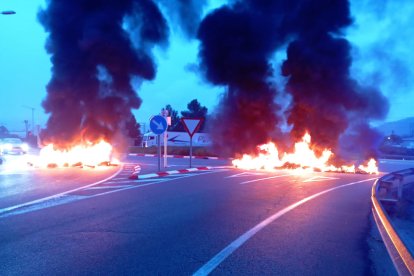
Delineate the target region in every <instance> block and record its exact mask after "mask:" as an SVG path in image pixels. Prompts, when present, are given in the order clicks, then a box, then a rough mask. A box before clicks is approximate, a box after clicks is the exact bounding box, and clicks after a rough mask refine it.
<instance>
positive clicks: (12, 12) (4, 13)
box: [0, 11, 16, 15]
mask: <svg viewBox="0 0 414 276" xmlns="http://www.w3.org/2000/svg"><path fill="white" fill-rule="evenodd" d="M0 14H2V15H12V14H16V12H15V11H2V12H0Z"/></svg>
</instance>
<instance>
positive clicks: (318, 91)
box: [198, 0, 388, 154]
mask: <svg viewBox="0 0 414 276" xmlns="http://www.w3.org/2000/svg"><path fill="white" fill-rule="evenodd" d="M351 23H352V20H351V16H350V11H349V2H348V1H346V0H337V1H332V0H318V1H310V0H296V1H283V0H279V1H277V0H274V1H270V0H244V1H242V0H240V1H234V3H233V4H232V5H229V6H223V7H222V8H220V9H217V10H215V11H213V12H212V13H211V14H209V15H207V16H206V18H204V20H203V21H202V23H201V26H200V28H199V32H198V38H199V39H200V41H201V46H200V54H199V56H200V61H201V62H200V63H201V67H202V68H203V70H204V73H205V76H206V78H207V80H208V81H210V82H211V83H213V84H215V85H221V86H224V87H226V89H227V92H226V93H225V94H224V96H223V99H222V101H221V103H220V106H219V109H218V113H217V116H216V118H215V121H214V131H213V134H214V135H213V139H214V140H215V142H216V143H218V144H219V145H220V146H221V147H223V148H224V149H223V150H222V152H223V151H227V152H230V153H233V154H234V153H242V152H251V151H253V150H254V149H255V147H256V146H257V145H258V144H260V143H264V142H267V141H268V140H270V138H271V137H272V136H273V138H275V134H280V131H279V130H278V122H280V121H281V118H280V117H278V116H277V115H276V114H277V112H278V111H279V105H278V104H277V103H275V96H276V95H277V93H278V91H276V89H275V85H274V84H273V83H272V82H271V81H270V78H271V76H272V75H274V74H278V73H279V69H278V70H274V68H272V66H271V65H270V64H271V63H270V62H271V58H272V55H273V54H274V53H275V52H276V51H277V50H280V48H281V46H284V45H288V47H287V59H286V60H285V61H284V63H283V65H282V68H281V71H282V74H283V76H285V77H286V78H287V85H286V88H285V90H286V91H285V92H287V93H289V94H290V95H291V96H292V101H291V104H290V106H289V108H288V110H287V111H286V114H285V115H286V116H287V121H288V123H289V124H291V125H292V130H291V133H290V134H291V137H292V138H293V139H292V140H294V141H298V140H300V138H301V137H302V136H303V135H304V134H305V132H309V133H310V134H311V136H312V141H313V146H314V147H315V149H321V148H330V149H332V150H334V151H335V150H337V149H338V141H339V139H340V137H341V136H342V137H346V134H348V136H347V137H350V138H351V137H352V139H353V140H354V141H356V142H361V144H363V145H372V144H371V143H372V140H369V141H368V139H370V138H369V137H373V136H375V133H374V131H372V130H371V129H370V127H369V121H370V120H371V119H382V118H384V116H385V115H386V113H387V110H388V103H387V101H386V99H385V98H384V96H382V94H381V93H380V92H379V91H377V90H375V89H365V88H363V87H362V86H361V85H359V84H358V83H357V82H356V81H355V80H353V79H352V78H351V77H350V72H349V69H350V66H351V55H350V50H351V46H350V44H349V43H348V41H347V40H346V39H345V38H344V35H343V30H344V28H346V27H348V26H349V25H350V24H351ZM359 130H364V131H359ZM362 133H363V134H365V135H361V134H362ZM367 133H369V134H370V135H367ZM273 140H275V139H273ZM374 140H375V139H374ZM276 141H277V137H276ZM338 150H339V149H338ZM371 150H372V146H370V147H368V151H371Z"/></svg>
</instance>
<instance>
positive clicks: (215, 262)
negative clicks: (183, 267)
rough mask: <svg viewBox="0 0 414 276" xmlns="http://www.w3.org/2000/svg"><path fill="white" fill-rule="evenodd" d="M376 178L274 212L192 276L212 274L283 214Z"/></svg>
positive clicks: (307, 198)
mask: <svg viewBox="0 0 414 276" xmlns="http://www.w3.org/2000/svg"><path fill="white" fill-rule="evenodd" d="M375 179H376V178H370V179H366V180H361V181H356V182H351V183H348V184H343V185H340V186H337V187H334V188H330V189H327V190H324V191H322V192H319V193H316V194H314V195H311V196H308V197H306V198H304V199H302V200H300V201H298V202H296V203H293V204H291V205H289V206H288V207H286V208H284V209H282V210H280V211H278V212H276V213H275V214H273V215H272V216H270V217H268V218H267V219H265V220H263V221H261V222H260V223H259V224H257V225H256V226H254V227H253V228H251V229H250V230H248V231H247V232H245V233H244V234H243V235H241V236H240V237H238V238H237V239H236V240H234V241H233V242H232V243H230V244H229V245H228V246H227V247H225V248H224V249H223V250H221V251H220V252H219V253H218V254H217V255H215V256H214V257H213V258H212V259H210V260H209V261H208V262H207V263H206V264H204V265H203V266H202V267H201V268H200V269H198V270H197V271H196V272H195V273H194V274H193V275H194V276H202V275H208V274H209V273H210V272H212V271H213V270H214V269H215V268H216V267H217V266H219V265H220V264H221V263H222V262H223V261H224V260H225V259H226V258H227V257H228V256H230V255H231V254H232V253H233V252H234V251H236V250H237V249H238V248H239V247H240V246H242V245H243V244H244V243H245V242H247V241H248V240H249V239H251V238H252V237H253V236H254V235H255V234H257V233H258V232H259V231H260V230H262V229H263V228H265V227H266V226H268V225H269V224H270V223H272V222H274V221H275V220H277V219H278V218H280V217H282V216H283V215H284V214H286V213H288V212H290V211H292V210H293V209H295V208H296V207H299V206H300V205H302V204H304V203H306V202H308V201H310V200H312V199H315V198H317V197H319V196H321V195H324V194H326V193H329V192H332V191H335V190H338V189H342V188H345V187H348V186H351V185H356V184H360V183H363V182H368V181H373V180H375Z"/></svg>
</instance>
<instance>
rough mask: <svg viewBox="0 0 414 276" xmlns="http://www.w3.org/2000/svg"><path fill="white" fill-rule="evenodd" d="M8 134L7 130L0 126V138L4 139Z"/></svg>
mask: <svg viewBox="0 0 414 276" xmlns="http://www.w3.org/2000/svg"><path fill="white" fill-rule="evenodd" d="M8 134H9V130H8V129H7V128H6V127H5V126H0V137H5V136H7V135H8Z"/></svg>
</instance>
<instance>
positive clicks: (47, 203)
mask: <svg viewBox="0 0 414 276" xmlns="http://www.w3.org/2000/svg"><path fill="white" fill-rule="evenodd" d="M223 171H226V170H223V169H220V170H214V171H202V172H201V171H200V173H198V174H188V175H183V176H177V177H175V178H169V179H164V178H161V179H162V180H161V179H158V178H156V179H152V180H153V181H154V182H151V183H145V184H141V185H121V186H119V187H120V188H118V189H112V190H110V191H107V192H102V193H98V194H93V195H71V194H69V193H72V192H76V191H79V190H82V189H83V190H86V189H87V188H90V187H91V186H94V185H98V184H101V183H103V182H105V181H106V180H108V179H110V177H108V178H106V179H104V180H102V181H98V182H95V183H93V184H90V185H87V186H83V187H80V188H77V189H73V190H70V191H67V192H63V193H60V194H57V195H53V196H49V197H46V198H41V199H38V200H34V201H31V202H27V203H24V204H20V205H15V206H11V207H8V208H4V209H0V218H2V217H9V216H13V215H17V214H25V213H29V212H32V211H36V210H40V209H45V208H49V207H54V206H58V205H62V204H65V203H69V202H74V201H78V200H82V199H90V198H94V197H98V196H103V195H107V194H112V193H116V192H121V191H125V190H129V189H136V188H141V187H146V186H151V185H155V184H160V183H164V182H169V181H173V180H176V179H182V178H187V177H193V176H197V175H203V174H211V173H219V172H223ZM117 173H118V172H117ZM115 175H116V174H115Z"/></svg>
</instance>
